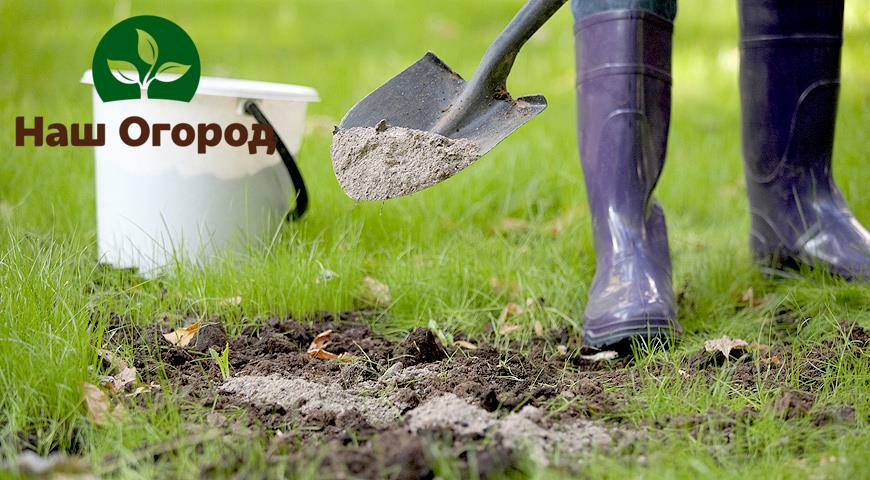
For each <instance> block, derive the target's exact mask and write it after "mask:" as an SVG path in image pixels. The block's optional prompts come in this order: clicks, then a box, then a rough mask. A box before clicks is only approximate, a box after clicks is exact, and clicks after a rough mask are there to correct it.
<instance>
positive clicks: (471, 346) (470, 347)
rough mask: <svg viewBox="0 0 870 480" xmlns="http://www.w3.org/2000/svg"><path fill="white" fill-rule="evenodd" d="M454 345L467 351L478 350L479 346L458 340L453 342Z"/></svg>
mask: <svg viewBox="0 0 870 480" xmlns="http://www.w3.org/2000/svg"><path fill="white" fill-rule="evenodd" d="M453 345H456V346H457V347H459V348H464V349H466V350H477V345H475V344H473V343H471V342H466V341H465V340H457V341H455V342H453Z"/></svg>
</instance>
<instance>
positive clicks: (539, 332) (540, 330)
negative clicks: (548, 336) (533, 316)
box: [535, 320, 544, 338]
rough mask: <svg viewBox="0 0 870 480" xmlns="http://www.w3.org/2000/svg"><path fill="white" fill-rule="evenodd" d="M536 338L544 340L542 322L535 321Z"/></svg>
mask: <svg viewBox="0 0 870 480" xmlns="http://www.w3.org/2000/svg"><path fill="white" fill-rule="evenodd" d="M535 336H536V337H538V338H542V337H543V336H544V326H543V325H542V324H541V321H540V320H535Z"/></svg>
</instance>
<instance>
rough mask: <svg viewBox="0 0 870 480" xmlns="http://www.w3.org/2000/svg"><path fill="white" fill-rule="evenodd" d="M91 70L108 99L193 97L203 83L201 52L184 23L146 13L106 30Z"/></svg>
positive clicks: (99, 89)
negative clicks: (183, 26)
mask: <svg viewBox="0 0 870 480" xmlns="http://www.w3.org/2000/svg"><path fill="white" fill-rule="evenodd" d="M91 71H92V72H93V75H94V87H95V88H96V89H97V93H98V94H99V95H100V98H101V99H103V101H104V102H111V101H114V100H130V99H137V98H162V99H166V100H179V101H182V102H189V101H190V99H191V98H193V95H194V94H195V93H196V87H197V86H198V85H199V75H200V65H199V53H197V51H196V45H194V44H193V40H191V39H190V36H189V35H188V34H187V32H185V31H184V30H182V29H181V27H179V26H178V25H176V24H174V23H172V22H170V21H169V20H167V19H165V18H162V17H155V16H153V15H140V16H138V17H131V18H128V19H126V20H123V21H121V22H120V23H118V24H116V25H115V26H114V27H112V28H111V29H110V30H109V31H108V32H106V34H105V35H103V38H102V39H101V40H100V43H99V45H97V50H96V51H95V52H94V61H93V65H92V66H91Z"/></svg>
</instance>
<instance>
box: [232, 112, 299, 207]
mask: <svg viewBox="0 0 870 480" xmlns="http://www.w3.org/2000/svg"><path fill="white" fill-rule="evenodd" d="M244 110H245V113H247V114H249V115H251V116H253V117H254V118H255V119H256V120H257V122H258V123H261V124H264V125H267V126H268V127H269V128H270V129H272V131H273V132H274V133H275V148H276V150H278V155H280V156H281V161H282V162H283V163H284V168H286V169H287V173H289V174H290V181H291V182H293V190H295V191H296V206H295V207H294V208H293V210H290V211H289V212H287V218H286V220H288V221H290V220H297V219H299V217H301V216H302V214H303V213H305V210H306V209H307V208H308V190H306V188H305V181H304V180H302V172H300V171H299V167H298V166H296V159H295V158H293V154H292V153H290V150H288V149H287V146H286V145H284V141H282V140H281V136H280V135H278V131H277V130H275V128H274V127H272V122H270V121H269V119H268V118H266V115H264V114H263V111H262V110H260V107H259V106H258V105H257V104H256V103H255V102H254V101H253V100H247V101H245V104H244Z"/></svg>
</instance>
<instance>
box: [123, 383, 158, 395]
mask: <svg viewBox="0 0 870 480" xmlns="http://www.w3.org/2000/svg"><path fill="white" fill-rule="evenodd" d="M152 390H160V385H159V384H157V383H155V382H151V383H150V384H148V385H141V386H138V387H136V388H135V389H133V391H132V392H130V393H128V394H127V395H126V396H127V397H135V396H136V395H140V394H143V393H151V391H152Z"/></svg>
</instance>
